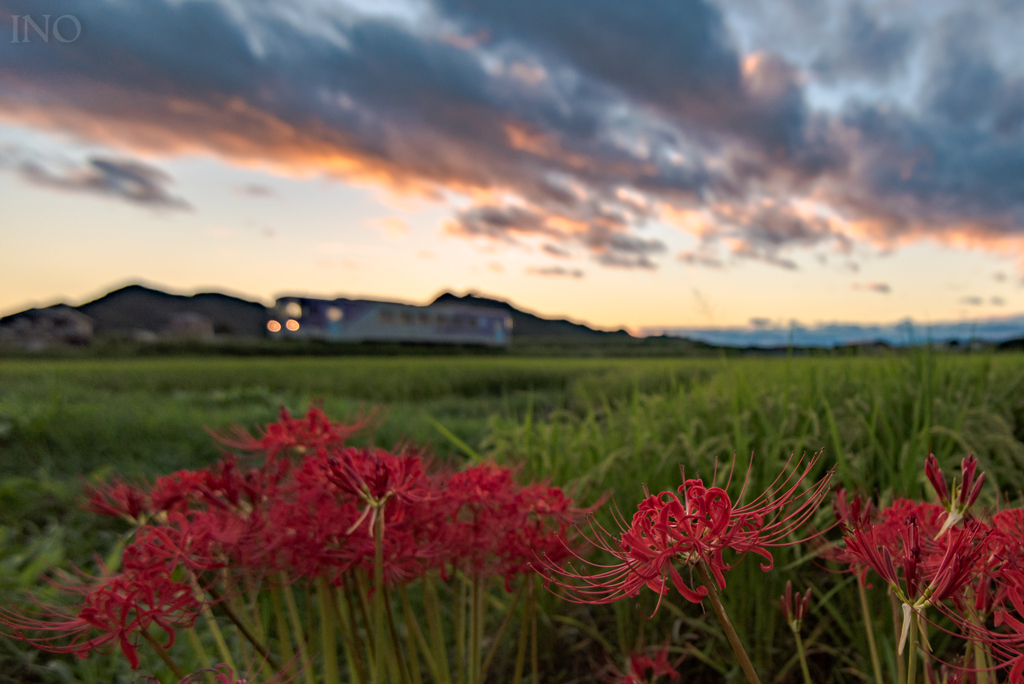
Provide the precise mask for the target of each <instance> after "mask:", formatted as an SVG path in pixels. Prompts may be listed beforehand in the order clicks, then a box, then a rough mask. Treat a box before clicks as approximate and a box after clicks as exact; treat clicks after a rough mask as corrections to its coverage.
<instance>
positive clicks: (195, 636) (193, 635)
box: [185, 627, 216, 684]
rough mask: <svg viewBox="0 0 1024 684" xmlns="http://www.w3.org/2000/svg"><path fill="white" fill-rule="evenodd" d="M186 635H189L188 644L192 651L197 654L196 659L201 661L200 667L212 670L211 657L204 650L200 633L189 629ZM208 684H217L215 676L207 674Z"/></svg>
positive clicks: (194, 629) (192, 628)
mask: <svg viewBox="0 0 1024 684" xmlns="http://www.w3.org/2000/svg"><path fill="white" fill-rule="evenodd" d="M185 634H187V635H188V643H189V644H190V645H191V646H192V650H193V651H194V652H195V654H196V658H197V659H198V660H199V667H200V668H202V669H204V670H208V669H210V656H208V655H207V654H206V649H205V648H203V642H202V640H201V639H200V638H199V633H198V632H196V628H195V627H189V628H188V629H186V630H185ZM204 678H205V679H206V681H207V682H208V684H216V682H215V681H214V679H213V674H211V673H209V672H207V673H206V675H205V677H204Z"/></svg>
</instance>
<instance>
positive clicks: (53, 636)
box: [0, 570, 202, 669]
mask: <svg viewBox="0 0 1024 684" xmlns="http://www.w3.org/2000/svg"><path fill="white" fill-rule="evenodd" d="M65 589H66V590H68V591H72V592H75V593H84V594H85V600H84V602H83V605H82V606H81V607H80V608H79V609H77V610H70V611H69V610H68V609H60V608H55V607H51V606H40V609H39V611H38V612H37V614H36V616H30V615H21V614H18V613H15V612H13V611H11V610H8V609H0V624H2V625H3V626H4V627H6V628H8V629H10V630H13V631H12V632H9V635H10V636H13V637H15V638H17V639H21V640H22V641H26V642H28V643H30V644H32V645H33V646H35V647H36V648H38V649H40V650H43V651H48V652H50V653H68V654H74V655H76V656H77V657H79V658H85V657H87V656H88V655H89V653H91V652H92V651H96V650H100V649H104V648H106V647H108V646H112V645H114V644H116V645H118V646H119V647H120V648H121V651H122V653H124V655H125V657H126V658H127V659H128V662H129V663H130V664H131V666H132V668H133V669H135V668H138V666H139V656H138V641H137V639H136V636H137V635H139V634H140V633H142V632H146V631H148V630H149V628H150V626H153V625H155V626H156V627H158V628H159V629H161V630H163V632H164V633H165V634H166V636H167V642H168V643H167V646H166V647H168V648H169V647H170V646H171V645H173V643H174V636H175V630H176V629H178V628H187V627H191V626H192V625H193V624H194V622H195V618H196V616H197V615H198V613H199V611H200V610H201V608H202V605H201V604H200V603H199V601H197V600H196V598H195V596H194V594H193V591H192V589H191V587H189V586H187V585H184V584H181V583H180V582H175V581H173V580H172V579H171V578H170V576H168V575H167V574H165V573H163V572H160V571H159V570H151V571H149V572H145V573H139V572H125V573H121V574H118V575H114V576H113V577H107V578H101V579H98V580H95V581H94V583H93V584H92V586H83V587H76V586H71V585H68V586H66V587H65ZM68 640H70V641H68Z"/></svg>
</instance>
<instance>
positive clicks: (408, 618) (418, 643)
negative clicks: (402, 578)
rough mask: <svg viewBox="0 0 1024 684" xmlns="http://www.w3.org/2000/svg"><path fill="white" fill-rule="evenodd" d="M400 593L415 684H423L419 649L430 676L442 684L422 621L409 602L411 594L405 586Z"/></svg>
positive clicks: (410, 667)
mask: <svg viewBox="0 0 1024 684" xmlns="http://www.w3.org/2000/svg"><path fill="white" fill-rule="evenodd" d="M398 592H399V597H400V598H401V599H402V611H403V613H404V615H405V624H406V627H407V628H408V630H409V636H408V640H409V645H408V648H409V669H410V670H411V671H412V680H413V684H421V682H422V680H423V678H422V677H421V675H420V659H419V656H418V655H417V647H418V648H419V651H418V652H419V653H420V654H422V655H423V660H424V661H426V663H427V669H428V670H430V675H431V676H432V677H433V678H434V681H435V682H440V681H442V677H441V673H440V672H439V671H438V669H437V663H436V662H435V661H434V655H433V653H431V651H430V645H429V644H427V638H426V637H425V636H423V630H422V629H421V628H420V621H419V620H417V619H416V613H414V612H413V609H412V603H411V602H410V601H409V592H408V591H407V590H406V588H405V585H401V586H399V588H398ZM424 603H425V601H424Z"/></svg>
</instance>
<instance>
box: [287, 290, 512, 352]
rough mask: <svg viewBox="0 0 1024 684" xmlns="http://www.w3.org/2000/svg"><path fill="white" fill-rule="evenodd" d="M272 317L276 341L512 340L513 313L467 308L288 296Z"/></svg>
mask: <svg viewBox="0 0 1024 684" xmlns="http://www.w3.org/2000/svg"><path fill="white" fill-rule="evenodd" d="M269 314H270V316H269V320H268V322H267V330H268V331H269V333H270V336H271V338H275V339H311V340H327V341H331V342H414V343H423V344H472V345H483V346H488V347H505V346H508V344H509V342H510V341H511V338H512V316H511V315H510V314H509V313H508V312H506V311H501V310H495V309H491V308H484V307H474V306H466V305H464V304H431V305H430V306H412V305H410V304H396V303H392V302H375V301H370V300H363V299H335V300H324V299H313V298H308V297H282V298H280V299H278V300H277V303H276V305H275V306H274V307H273V308H272V309H270V310H269Z"/></svg>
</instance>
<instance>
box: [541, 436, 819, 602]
mask: <svg viewBox="0 0 1024 684" xmlns="http://www.w3.org/2000/svg"><path fill="white" fill-rule="evenodd" d="M817 461H818V456H817V455H816V456H814V457H813V458H811V459H810V460H809V461H808V462H807V463H806V464H804V467H803V469H802V470H801V469H800V463H797V464H796V465H795V466H793V467H790V466H791V463H787V464H786V467H785V468H784V469H783V471H782V473H780V475H779V476H778V478H776V480H775V482H774V483H772V485H771V486H770V487H768V488H767V489H766V490H765V491H764V492H761V493H760V494H758V495H757V496H756V497H755V498H754V499H753V500H752V501H750V502H749V503H745V504H742V505H737V504H734V503H733V500H732V498H731V497H730V496H729V494H728V492H727V489H728V486H729V485H728V483H727V484H726V486H725V488H722V487H717V486H711V487H708V486H706V485H705V484H704V482H703V480H701V479H699V478H698V479H686V477H685V474H684V476H683V480H684V481H683V484H682V485H681V486H680V487H679V488H678V490H677V491H675V492H673V491H665V492H661V493H660V494H650V493H649V492H647V491H646V488H645V492H644V493H645V497H644V500H643V501H641V502H640V504H639V505H638V506H637V512H636V513H634V514H633V518H632V521H631V522H630V523H629V524H628V525H627V524H625V522H624V521H620V526H621V527H622V529H621V531H620V532H619V533H618V534H611V533H609V532H608V531H607V530H606V529H604V528H602V527H601V526H600V525H598V524H597V523H596V522H595V523H593V529H594V532H595V534H594V535H593V538H592V539H591V540H590V541H591V542H592V543H593V544H594V545H595V546H596V547H598V548H600V549H602V550H603V551H604V552H606V553H607V554H609V555H610V556H611V557H613V558H614V559H615V560H616V561H617V562H616V563H614V564H611V565H602V566H597V571H596V572H593V573H584V572H577V571H575V570H573V569H572V568H571V567H569V568H568V569H563V568H561V567H560V566H559V564H558V563H556V562H549V563H548V567H549V569H551V571H552V576H553V577H554V578H555V581H556V583H557V584H558V586H560V587H561V588H562V589H563V590H564V594H565V596H566V598H568V599H569V600H571V601H577V602H580V603H594V604H600V603H611V602H613V601H617V600H619V599H621V598H623V597H627V596H636V595H637V594H638V593H639V592H640V590H641V589H642V588H643V587H645V586H646V587H647V588H648V589H650V590H651V591H653V592H655V593H656V594H658V596H659V597H661V596H664V595H665V594H666V593H667V592H668V590H669V581H670V580H671V586H673V587H675V589H676V591H678V592H679V594H680V595H681V596H682V597H683V598H685V599H686V600H687V601H690V602H693V603H700V602H701V601H702V600H703V599H704V598H705V597H706V596H707V595H708V591H709V587H707V586H706V585H703V584H699V583H695V582H694V579H693V577H692V570H693V569H694V568H697V567H703V568H705V569H706V570H707V571H709V572H710V573H711V575H712V576H713V577H714V580H715V583H716V584H717V586H718V588H719V589H724V588H725V587H726V580H725V573H726V572H727V571H728V570H729V569H730V568H732V567H733V565H731V564H730V562H728V561H727V560H726V557H725V556H724V553H725V552H726V551H731V552H733V553H734V554H737V555H738V556H739V557H740V558H742V557H743V556H744V555H745V554H747V553H755V554H757V555H759V556H761V557H762V558H763V559H764V562H763V563H762V564H761V569H762V570H765V571H768V570H771V568H772V567H773V564H774V559H773V557H772V554H771V549H773V548H776V547H779V546H789V545H793V544H798V543H800V542H802V541H806V540H796V539H794V538H793V535H794V533H795V532H797V531H798V530H799V529H800V528H801V527H803V526H804V525H805V524H806V523H807V522H808V520H809V519H810V518H811V516H813V515H814V513H815V512H816V511H817V509H818V507H819V505H820V504H821V501H822V499H823V498H824V497H825V496H826V495H827V494H828V491H829V483H830V481H831V477H832V472H831V471H830V472H828V473H827V474H826V475H825V476H824V477H822V478H821V479H820V480H818V481H817V482H814V483H812V484H810V485H808V484H807V478H808V476H809V474H810V473H811V472H812V471H813V469H814V467H815V465H816V464H817ZM748 472H749V469H748ZM730 480H731V477H730ZM746 485H747V482H746V481H745V482H744V485H743V487H742V488H741V490H740V492H739V494H738V496H737V502H739V501H742V499H743V498H744V495H745V492H746V489H747V486H746ZM677 565H679V566H681V567H682V568H683V569H684V571H689V574H690V575H691V577H690V578H689V579H684V578H683V575H682V574H681V573H680V572H679V569H678V568H677V567H676V566H677Z"/></svg>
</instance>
